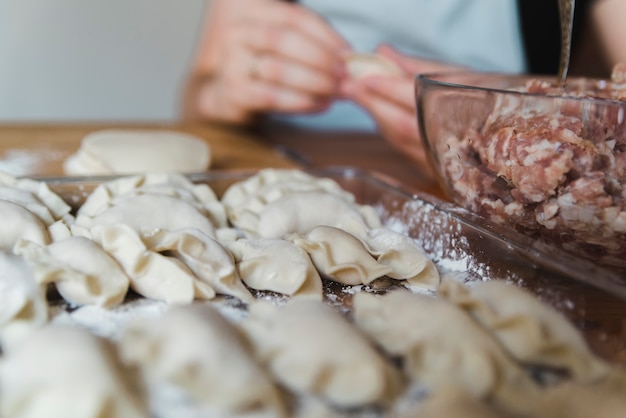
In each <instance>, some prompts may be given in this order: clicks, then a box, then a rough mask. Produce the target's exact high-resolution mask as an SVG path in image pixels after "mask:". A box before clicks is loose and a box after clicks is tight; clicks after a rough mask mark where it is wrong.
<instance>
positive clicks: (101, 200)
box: [78, 171, 228, 228]
mask: <svg viewBox="0 0 626 418" xmlns="http://www.w3.org/2000/svg"><path fill="white" fill-rule="evenodd" d="M144 194H152V195H165V196H169V197H172V198H177V199H180V200H183V201H184V202H186V203H189V204H191V205H192V206H194V207H195V208H196V209H198V210H199V211H200V212H201V213H202V214H203V215H206V216H207V217H208V218H209V219H210V220H211V222H212V223H213V225H214V226H215V227H219V228H223V227H226V226H227V224H228V221H227V219H226V211H225V209H224V205H222V203H221V202H220V201H219V199H218V198H217V196H216V194H215V192H214V191H213V190H212V189H211V188H210V187H209V185H207V184H204V183H198V184H196V183H193V182H192V181H191V180H190V179H188V178H187V177H185V176H184V175H182V174H179V173H173V172H165V171H158V172H148V173H145V174H141V175H134V176H125V177H121V178H117V179H114V180H111V181H108V182H105V183H102V184H100V185H98V186H97V187H96V188H95V189H94V190H93V191H92V192H91V193H90V194H89V196H88V197H87V199H86V201H85V203H83V205H81V207H80V208H79V210H78V213H79V214H80V215H83V216H87V217H90V218H93V217H95V216H96V215H98V214H100V213H102V212H103V211H104V210H106V209H108V208H110V207H111V206H114V205H116V204H117V202H118V201H120V200H122V199H124V198H127V197H131V196H137V195H144Z"/></svg>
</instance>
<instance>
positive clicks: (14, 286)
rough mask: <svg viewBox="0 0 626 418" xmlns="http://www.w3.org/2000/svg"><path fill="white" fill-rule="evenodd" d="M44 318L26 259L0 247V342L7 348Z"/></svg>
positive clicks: (42, 297) (42, 298)
mask: <svg viewBox="0 0 626 418" xmlns="http://www.w3.org/2000/svg"><path fill="white" fill-rule="evenodd" d="M46 322H48V302H47V301H46V293H45V287H43V286H41V285H40V284H39V283H37V281H36V280H35V274H34V272H33V270H32V268H31V266H30V265H28V264H27V263H26V261H24V260H23V259H22V258H20V257H17V256H15V255H12V254H8V253H6V252H2V251H0V346H1V347H2V349H3V350H4V351H8V350H9V349H10V348H11V346H13V345H15V344H16V343H17V342H19V341H20V340H21V339H22V338H24V337H25V336H26V335H28V334H29V333H31V332H33V330H36V329H37V328H39V327H41V326H42V325H43V324H45V323H46ZM0 416H2V415H0Z"/></svg>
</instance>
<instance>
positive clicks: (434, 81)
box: [415, 71, 626, 107]
mask: <svg viewBox="0 0 626 418" xmlns="http://www.w3.org/2000/svg"><path fill="white" fill-rule="evenodd" d="M470 77H471V78H474V79H479V80H482V81H484V82H485V83H484V84H485V85H488V84H490V83H494V82H496V81H515V80H519V81H520V82H522V84H520V86H523V85H524V84H525V82H527V81H530V80H541V81H548V82H554V83H556V76H546V75H533V74H523V73H521V74H508V73H498V72H478V71H444V72H427V73H420V74H417V75H416V76H415V87H416V94H419V92H420V90H421V89H422V88H423V86H427V85H429V86H437V87H445V88H449V89H458V90H462V91H483V92H487V93H497V94H508V95H513V96H520V97H537V98H540V99H547V100H554V99H559V100H566V101H572V102H577V103H581V102H585V103H593V104H599V105H605V106H618V107H626V101H622V100H617V99H605V98H599V97H589V96H587V97H582V96H581V97H579V96H569V95H565V94H564V95H559V94H541V93H530V92H525V91H516V90H510V89H506V88H498V87H488V86H480V85H471V84H464V83H462V82H458V81H454V79H455V78H456V79H470ZM568 80H569V82H570V83H571V82H572V81H575V82H588V83H589V82H590V83H598V84H599V85H600V84H602V83H607V84H608V83H610V80H606V79H599V78H591V77H569V78H568ZM624 88H625V89H626V86H625V87H624Z"/></svg>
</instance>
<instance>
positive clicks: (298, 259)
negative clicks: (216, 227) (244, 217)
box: [225, 238, 322, 300]
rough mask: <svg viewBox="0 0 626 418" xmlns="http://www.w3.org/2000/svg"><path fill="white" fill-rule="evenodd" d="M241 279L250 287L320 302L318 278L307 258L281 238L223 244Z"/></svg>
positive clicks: (320, 282)
mask: <svg viewBox="0 0 626 418" xmlns="http://www.w3.org/2000/svg"><path fill="white" fill-rule="evenodd" d="M225 245H226V246H227V247H228V249H229V250H230V251H231V252H232V253H233V256H234V257H235V261H236V262H237V270H238V271H239V275H240V276H241V278H242V280H243V281H244V282H245V283H246V284H247V285H248V286H249V287H251V288H253V289H257V290H270V291H273V292H277V293H282V294H284V295H289V296H296V295H297V296H307V297H312V298H315V299H317V300H321V299H322V279H321V278H320V276H319V274H318V272H317V270H316V269H315V266H314V265H313V263H312V262H311V259H310V258H309V255H308V254H307V253H306V252H305V251H304V250H303V249H301V248H300V247H298V246H296V245H295V244H293V243H292V242H290V241H286V240H282V239H269V238H267V239H257V240H248V239H240V240H237V241H234V242H231V243H225Z"/></svg>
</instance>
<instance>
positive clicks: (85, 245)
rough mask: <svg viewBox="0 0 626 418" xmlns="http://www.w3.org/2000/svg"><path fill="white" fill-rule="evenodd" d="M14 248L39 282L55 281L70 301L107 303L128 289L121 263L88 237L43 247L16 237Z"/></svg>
mask: <svg viewBox="0 0 626 418" xmlns="http://www.w3.org/2000/svg"><path fill="white" fill-rule="evenodd" d="M14 251H15V253H16V254H19V255H21V256H23V257H24V258H26V259H27V260H28V261H29V262H30V263H31V265H32V266H33V269H34V271H35V276H36V278H37V281H38V282H39V283H41V284H46V283H55V285H56V288H57V290H58V291H59V293H60V294H61V296H62V297H63V299H65V300H66V301H68V302H70V303H73V304H76V305H85V304H88V305H100V306H103V307H111V306H115V305H118V304H120V303H122V301H123V300H124V297H125V296H126V293H127V292H128V285H129V279H128V276H126V274H125V273H124V271H123V270H122V268H121V266H120V265H119V264H118V263H117V261H115V259H114V258H113V257H111V256H110V255H109V254H108V253H107V252H105V251H104V250H103V249H102V247H100V246H99V245H98V244H96V243H95V242H94V241H92V240H90V239H87V238H84V237H71V238H67V239H64V240H61V241H57V242H55V243H52V244H50V245H49V246H47V247H42V246H40V245H37V244H34V243H32V242H29V241H20V242H18V243H17V244H16V246H15V248H14Z"/></svg>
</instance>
